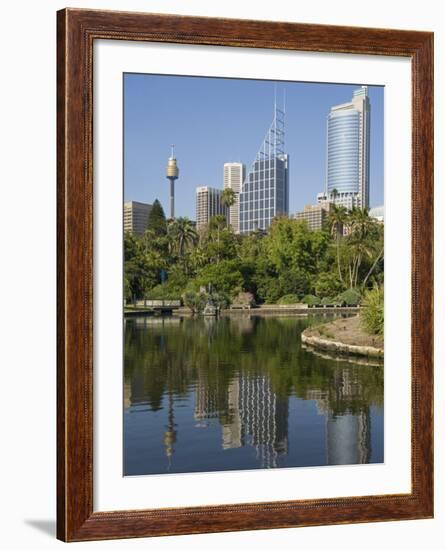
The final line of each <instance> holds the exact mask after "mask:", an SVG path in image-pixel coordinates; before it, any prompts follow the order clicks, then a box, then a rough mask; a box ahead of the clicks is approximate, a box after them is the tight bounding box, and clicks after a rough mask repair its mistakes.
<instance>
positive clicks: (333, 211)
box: [328, 189, 348, 283]
mask: <svg viewBox="0 0 445 550" xmlns="http://www.w3.org/2000/svg"><path fill="white" fill-rule="evenodd" d="M334 191H336V189H334ZM347 221H348V211H347V210H346V208H345V207H344V206H337V205H336V204H332V205H331V208H330V210H329V217H328V224H329V227H330V228H331V235H334V236H335V237H336V248H337V271H338V278H339V279H340V281H341V282H342V283H343V282H344V281H343V275H342V273H341V266H340V240H341V238H342V235H343V227H344V225H345V223H346V222H347Z"/></svg>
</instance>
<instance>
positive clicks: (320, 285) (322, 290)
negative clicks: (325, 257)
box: [315, 272, 343, 298]
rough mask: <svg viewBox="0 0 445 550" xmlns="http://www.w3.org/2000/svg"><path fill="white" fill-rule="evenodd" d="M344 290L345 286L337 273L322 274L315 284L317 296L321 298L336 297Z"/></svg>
mask: <svg viewBox="0 0 445 550" xmlns="http://www.w3.org/2000/svg"><path fill="white" fill-rule="evenodd" d="M342 290H343V285H342V283H341V281H340V280H339V279H338V276H337V273H332V272H322V273H320V274H319V276H318V278H317V280H316V282H315V294H316V295H317V296H319V297H320V298H325V297H327V296H336V295H337V294H339V293H340V292H341V291H342Z"/></svg>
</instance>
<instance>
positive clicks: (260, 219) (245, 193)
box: [240, 106, 289, 233]
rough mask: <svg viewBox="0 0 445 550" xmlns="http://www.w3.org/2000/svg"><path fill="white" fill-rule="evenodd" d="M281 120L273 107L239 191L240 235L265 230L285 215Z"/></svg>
mask: <svg viewBox="0 0 445 550" xmlns="http://www.w3.org/2000/svg"><path fill="white" fill-rule="evenodd" d="M284 119H285V114H284V111H282V110H280V109H278V108H277V107H276V106H275V113H274V119H273V122H272V125H271V126H270V128H269V130H268V132H267V134H266V137H265V139H264V141H263V144H262V146H261V149H260V150H259V151H258V153H257V156H256V158H255V160H254V162H253V164H252V167H251V169H250V171H249V173H248V175H247V177H246V179H245V181H244V183H243V185H242V188H241V193H240V233H250V232H252V231H255V230H258V229H260V230H266V229H267V228H268V227H269V225H270V223H271V222H272V220H273V219H274V218H275V216H278V215H280V214H288V212H289V155H287V154H286V153H285V148H284V147H285V143H284V137H285V127H284V122H285V120H284Z"/></svg>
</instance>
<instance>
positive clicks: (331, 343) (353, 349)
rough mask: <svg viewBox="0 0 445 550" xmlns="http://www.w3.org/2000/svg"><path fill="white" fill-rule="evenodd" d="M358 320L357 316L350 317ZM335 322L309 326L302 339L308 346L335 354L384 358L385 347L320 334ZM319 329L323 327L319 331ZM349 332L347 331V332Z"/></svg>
mask: <svg viewBox="0 0 445 550" xmlns="http://www.w3.org/2000/svg"><path fill="white" fill-rule="evenodd" d="M350 319H351V320H353V319H354V320H356V318H350ZM334 323H335V321H334V322H331V323H325V324H323V325H320V326H319V327H317V326H315V327H308V328H306V329H305V330H304V331H303V332H302V333H301V341H302V342H303V344H305V345H306V346H308V347H311V348H314V349H318V350H323V351H328V352H331V353H334V354H335V355H356V356H361V357H372V358H376V359H380V360H383V357H384V350H383V347H375V346H371V345H358V344H352V343H347V342H342V341H341V340H339V339H334V338H332V339H330V338H327V337H326V336H324V335H322V334H320V332H322V331H323V332H325V331H329V329H332V328H333V327H334ZM319 329H321V330H320V331H319ZM346 334H347V332H346Z"/></svg>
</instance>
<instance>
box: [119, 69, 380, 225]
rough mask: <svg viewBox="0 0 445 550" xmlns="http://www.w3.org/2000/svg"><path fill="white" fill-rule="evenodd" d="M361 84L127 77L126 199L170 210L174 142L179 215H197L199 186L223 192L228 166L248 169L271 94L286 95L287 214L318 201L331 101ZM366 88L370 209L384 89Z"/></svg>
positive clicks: (376, 186) (376, 191)
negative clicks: (170, 161)
mask: <svg viewBox="0 0 445 550" xmlns="http://www.w3.org/2000/svg"><path fill="white" fill-rule="evenodd" d="M358 86H359V84H354V85H349V84H348V85H347V84H316V83H300V82H286V83H280V82H278V83H275V82H272V81H258V80H255V81H253V80H240V79H236V80H235V79H233V80H231V79H220V78H204V77H170V76H156V75H134V74H126V75H125V78H124V90H125V94H124V107H125V111H124V127H125V131H124V145H125V148H124V154H125V160H124V193H125V200H136V201H140V202H147V203H153V201H154V200H155V199H156V198H157V199H158V200H159V201H160V202H161V204H162V206H163V208H164V210H165V211H166V213H167V212H168V204H169V190H168V182H167V181H166V179H165V165H166V160H167V158H168V156H169V150H170V144H171V143H175V148H176V149H175V150H176V155H175V156H176V157H177V160H178V166H180V170H181V176H180V179H179V181H178V184H177V187H176V196H177V210H176V215H177V216H187V217H188V218H190V219H195V189H196V187H201V186H208V187H216V188H219V189H223V183H224V164H226V163H231V162H241V163H243V164H245V165H246V169H247V171H248V170H249V169H250V167H251V165H252V162H253V159H254V157H255V153H256V152H257V151H258V148H259V146H260V141H261V137H262V136H264V133H265V131H266V130H267V128H268V127H269V126H270V120H271V118H272V116H273V108H274V96H276V95H278V101H279V102H281V101H282V97H283V95H284V93H286V153H288V154H289V156H290V157H291V162H292V170H291V172H290V180H289V195H290V196H289V214H290V215H292V214H293V213H294V212H296V211H298V210H302V209H303V207H304V206H305V205H306V204H315V203H316V196H317V194H318V193H319V192H321V191H323V190H324V189H325V188H326V171H327V170H326V168H327V167H326V162H327V158H326V149H327V131H326V121H327V116H328V114H329V112H330V109H331V108H332V107H333V106H334V105H337V104H341V103H346V102H348V101H350V98H351V97H352V94H353V92H354V90H355V89H357V87H358ZM368 93H369V97H370V101H371V103H372V111H371V126H372V134H371V143H370V146H371V155H370V157H371V162H370V164H371V174H370V206H371V207H373V206H377V205H380V204H382V203H383V88H382V87H377V86H370V87H369V88H368ZM212 129H213V131H212ZM167 138H169V139H168V142H167ZM164 141H165V144H164ZM231 151H232V154H229V153H230V152H231ZM233 151H239V154H235V153H233ZM192 152H193V154H192Z"/></svg>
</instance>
